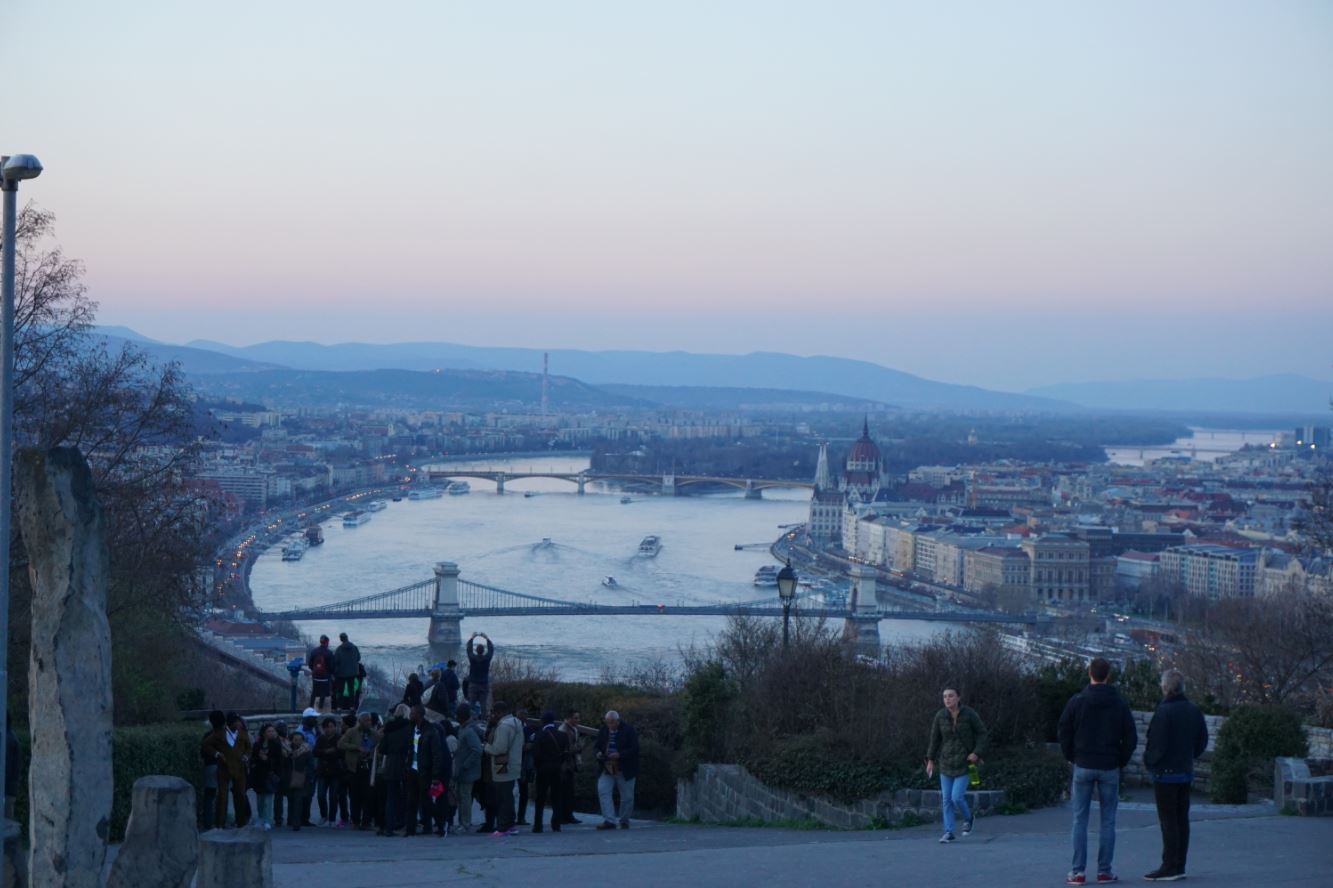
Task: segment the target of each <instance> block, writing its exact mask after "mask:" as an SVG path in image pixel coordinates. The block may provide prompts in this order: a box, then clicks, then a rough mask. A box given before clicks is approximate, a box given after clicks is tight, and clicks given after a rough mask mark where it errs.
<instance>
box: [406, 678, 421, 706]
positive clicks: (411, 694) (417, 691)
mask: <svg viewBox="0 0 1333 888" xmlns="http://www.w3.org/2000/svg"><path fill="white" fill-rule="evenodd" d="M425 691H426V686H425V685H423V684H422V683H421V679H419V678H414V679H412V680H411V681H409V682H408V683H407V687H405V688H403V703H405V704H406V705H408V706H420V705H421V695H422V694H423V693H425Z"/></svg>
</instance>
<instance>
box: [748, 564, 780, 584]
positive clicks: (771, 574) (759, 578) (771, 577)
mask: <svg viewBox="0 0 1333 888" xmlns="http://www.w3.org/2000/svg"><path fill="white" fill-rule="evenodd" d="M754 584H755V585H756V586H764V587H776V586H777V584H778V569H777V568H776V567H774V566H773V565H771V564H765V565H764V566H763V567H761V568H759V569H758V570H757V571H755V572H754Z"/></svg>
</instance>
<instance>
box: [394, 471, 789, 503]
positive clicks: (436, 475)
mask: <svg viewBox="0 0 1333 888" xmlns="http://www.w3.org/2000/svg"><path fill="white" fill-rule="evenodd" d="M417 477H418V478H419V479H421V480H424V481H428V482H434V481H449V480H453V479H458V478H476V479H480V480H483V481H493V482H495V492H496V493H498V494H503V493H504V492H505V483H506V482H508V481H519V480H523V479H527V478H552V479H555V480H557V481H568V482H569V483H571V484H573V485H575V486H576V487H577V488H578V492H579V493H583V492H584V491H585V489H586V488H587V486H588V484H590V483H593V484H595V483H597V482H602V481H615V482H619V483H622V484H623V483H626V482H630V483H635V484H644V485H648V486H650V487H653V488H655V489H657V490H660V491H661V492H662V493H664V494H666V495H668V496H674V495H675V494H677V493H680V492H681V491H682V490H683V489H684V488H686V487H689V486H691V485H699V484H725V485H728V486H730V487H735V488H738V489H740V490H744V491H745V495H746V497H748V498H750V499H759V497H760V496H761V495H762V494H763V491H764V490H766V489H768V488H770V487H804V488H806V489H810V488H813V487H814V486H815V485H814V483H813V482H810V481H788V480H782V479H777V478H728V477H724V476H716V475H677V474H675V473H674V472H667V473H664V474H660V475H658V474H645V473H623V472H594V471H591V470H588V469H585V470H583V471H581V472H556V471H550V472H539V471H531V470H530V471H521V470H507V471H503V472H501V471H496V470H493V469H469V468H451V467H449V466H441V465H431V466H423V467H422V469H421V470H420V471H419V472H418V473H417Z"/></svg>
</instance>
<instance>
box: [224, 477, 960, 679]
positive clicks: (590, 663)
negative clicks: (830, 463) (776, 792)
mask: <svg viewBox="0 0 1333 888" xmlns="http://www.w3.org/2000/svg"><path fill="white" fill-rule="evenodd" d="M468 465H469V466H473V467H476V468H485V469H489V470H496V469H503V470H505V471H510V472H513V471H524V470H535V471H559V472H577V471H579V470H580V469H585V468H587V466H588V462H587V459H586V458H574V459H571V458H538V459H536V460H528V459H516V460H487V461H483V462H472V463H468ZM455 468H457V466H455ZM470 483H471V485H472V492H471V493H470V494H468V495H466V496H445V497H441V498H440V499H432V500H418V501H412V500H408V499H403V500H402V501H401V502H396V503H394V502H390V503H389V504H388V508H387V509H385V510H384V511H382V512H378V513H376V514H375V515H374V518H373V519H372V520H371V521H370V523H368V524H365V525H362V526H360V527H356V528H344V527H343V526H342V523H341V521H336V520H330V521H328V522H326V523H325V525H324V537H325V543H324V545H322V546H317V547H315V548H312V549H310V550H309V551H308V552H307V553H306V555H305V557H304V558H303V559H301V560H300V561H295V562H284V561H282V560H281V555H280V553H279V547H276V546H275V547H273V548H271V549H270V550H269V551H267V552H265V553H264V554H262V555H260V556H259V558H258V560H257V561H256V562H255V565H254V570H253V573H252V574H251V578H250V587H251V590H252V594H253V598H254V602H255V605H256V607H258V608H259V609H261V610H266V611H275V610H284V609H287V608H294V607H303V606H310V605H318V604H326V603H329V602H334V601H342V600H345V599H349V598H357V597H360V596H362V595H370V594H373V593H376V592H383V591H387V590H389V589H393V588H396V587H398V586H404V585H407V584H409V583H414V582H417V581H419V580H423V579H426V578H428V577H431V576H432V575H433V574H432V565H433V564H434V563H435V562H437V561H454V562H457V564H458V566H459V569H460V571H461V572H462V574H461V576H462V579H464V580H472V581H474V582H478V583H485V584H486V585H490V586H497V587H499V588H502V589H509V590H511V591H514V592H526V593H530V594H534V595H542V596H547V597H550V598H559V599H564V600H570V601H596V602H607V603H611V602H622V603H642V604H665V605H667V606H670V605H673V604H676V603H680V602H689V603H695V604H715V603H721V602H745V601H754V600H756V599H759V598H764V597H771V598H772V599H773V600H774V603H776V601H777V590H776V589H772V588H766V589H765V588H757V587H755V586H754V584H753V579H754V573H755V570H756V569H757V568H758V567H759V566H760V565H763V564H773V563H774V562H773V559H772V556H770V555H769V553H768V551H767V547H766V546H765V547H764V548H763V549H747V550H744V551H736V549H735V546H736V544H737V543H743V544H751V543H765V544H767V543H770V542H772V541H773V540H774V539H776V538H777V537H778V535H779V534H780V533H781V530H780V526H781V525H784V524H794V523H796V522H801V521H804V520H805V517H806V512H807V503H808V501H809V496H810V494H809V491H806V490H801V489H789V490H768V491H765V492H764V499H762V500H747V499H745V498H744V497H743V495H742V494H741V493H740V491H737V492H735V493H718V494H709V495H703V496H679V497H663V496H656V495H652V494H638V493H633V492H630V494H629V495H630V497H631V498H632V502H630V503H627V504H622V503H621V501H620V500H621V495H622V493H624V492H625V491H621V490H619V489H610V488H598V487H594V486H593V485H589V487H588V492H587V494H586V495H584V496H578V495H577V494H576V493H575V490H574V485H572V484H569V483H566V482H563V481H558V480H550V479H531V480H513V481H509V482H507V483H506V484H505V495H504V496H496V495H495V487H494V485H493V484H491V483H489V482H486V481H477V480H470ZM525 491H532V492H534V493H535V494H536V495H535V496H524V492H525ZM649 534H657V535H658V536H660V537H661V538H662V550H661V552H660V553H659V554H658V555H657V557H656V558H641V557H638V556H637V555H636V552H637V550H638V547H639V542H640V540H642V539H643V537H645V536H647V535H649ZM544 539H549V540H550V543H549V544H544V543H543V540H544ZM607 577H614V578H615V581H616V587H615V588H608V587H606V586H604V585H603V581H604V580H605V579H606V578H607ZM724 624H725V621H724V620H723V619H722V618H716V617H672V616H661V617H655V616H646V617H637V616H636V617H623V616H616V617H501V618H487V619H476V620H471V619H465V620H464V621H463V634H464V635H465V636H466V635H468V634H470V633H471V632H474V631H483V632H486V633H487V634H488V635H490V636H491V638H493V639H494V640H495V642H496V644H497V646H498V648H499V652H500V653H501V654H508V655H510V656H516V657H519V658H522V659H526V660H532V661H535V662H536V663H538V664H540V665H542V666H544V667H545V666H550V667H553V668H554V669H556V670H557V672H558V673H559V675H560V676H561V677H562V678H566V679H577V678H596V677H598V676H599V675H600V674H601V673H602V671H603V667H604V666H605V665H606V664H608V663H609V664H613V665H617V666H623V665H624V664H625V663H626V661H635V662H644V661H648V660H652V659H655V658H658V657H662V658H668V659H672V660H675V659H677V658H678V651H679V649H680V647H682V646H686V647H688V646H690V645H703V644H707V643H708V642H709V640H710V639H711V638H712V637H714V636H715V635H716V633H717V632H718V631H719V630H720V629H722V628H723V626H724ZM300 628H301V631H302V632H304V633H306V634H308V635H318V634H319V633H320V632H326V633H328V634H329V636H331V637H334V638H336V637H337V633H338V632H341V631H346V632H347V633H348V634H349V635H350V636H351V637H352V639H353V640H354V641H356V642H357V644H358V645H360V647H361V649H362V651H363V652H365V653H366V654H367V655H368V657H369V659H371V660H372V661H374V662H378V663H380V664H381V665H384V666H386V667H388V668H390V669H393V670H401V669H404V668H415V667H416V666H417V665H418V664H419V663H421V662H422V661H423V659H424V658H425V656H426V621H425V620H424V619H416V620H363V621H356V620H348V621H346V622H342V623H332V622H322V623H306V624H302V625H301V627H300ZM939 628H940V624H932V623H924V622H912V621H906V622H888V621H886V622H885V623H884V624H882V626H881V629H880V631H881V635H882V637H883V638H884V639H885V641H892V640H906V639H912V638H926V637H929V635H930V634H932V633H933V632H936V631H939Z"/></svg>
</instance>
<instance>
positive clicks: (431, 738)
mask: <svg viewBox="0 0 1333 888" xmlns="http://www.w3.org/2000/svg"><path fill="white" fill-rule="evenodd" d="M419 729H420V731H421V739H420V740H416V741H415V742H416V754H417V779H418V780H419V781H420V782H421V784H422V785H424V786H429V785H430V783H431V782H432V781H434V780H441V781H447V780H448V779H449V776H450V773H451V770H452V769H450V770H445V760H446V759H449V747H448V746H446V745H445V743H444V738H443V737H441V736H440V732H439V730H438V729H437V728H436V727H435V726H434V725H433V724H431V723H430V722H428V721H426V720H425V719H422V720H421V725H420V728H419ZM417 730H418V727H417V726H415V725H414V726H413V727H412V730H410V731H408V732H407V736H408V748H407V770H408V772H409V773H410V772H411V770H412V745H411V744H412V743H413V742H414V738H415V737H416V732H417ZM450 764H452V761H451V762H450Z"/></svg>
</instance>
